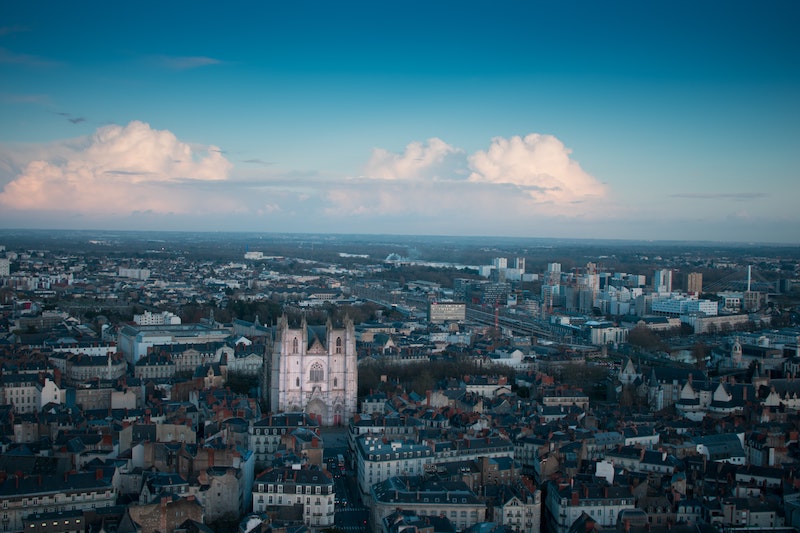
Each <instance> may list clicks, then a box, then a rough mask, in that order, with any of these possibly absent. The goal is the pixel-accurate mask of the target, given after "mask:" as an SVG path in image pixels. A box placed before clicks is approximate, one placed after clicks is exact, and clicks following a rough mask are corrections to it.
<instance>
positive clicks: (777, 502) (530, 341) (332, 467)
mask: <svg viewBox="0 0 800 533" xmlns="http://www.w3.org/2000/svg"><path fill="white" fill-rule="evenodd" d="M0 236H1V237H2V239H0V240H1V241H2V243H3V244H2V245H0V280H2V285H1V287H0V317H2V321H0V339H1V342H2V344H1V345H0V350H1V351H0V365H2V366H0V370H1V371H2V373H1V374H0V431H1V433H2V438H1V439H0V451H2V454H0V463H1V464H2V466H0V525H1V526H2V528H3V531H25V532H42V533H43V532H73V531H76V532H95V531H106V532H119V533H123V532H143V533H151V532H156V531H158V532H173V531H239V532H242V533H250V532H266V531H276V532H282V531H297V532H303V531H308V532H322V531H325V532H336V531H341V532H352V533H357V532H358V533H362V532H363V533H367V532H370V533H378V532H384V533H399V532H401V531H405V530H406V529H408V528H414V529H416V530H418V531H420V532H430V533H434V532H442V533H456V532H470V533H477V532H481V531H497V532H508V533H517V532H530V533H539V532H546V533H571V532H576V531H581V532H583V531H598V532H601V531H608V532H610V531H623V530H624V531H636V532H645V531H651V532H652V531H656V532H658V531H664V532H666V531H679V532H681V531H683V532H690V531H692V532H694V531H703V532H708V533H713V532H723V531H733V530H736V529H742V530H743V531H752V530H759V531H762V530H763V531H777V532H780V531H786V532H789V531H795V530H796V528H798V526H799V525H800V490H798V489H799V488H800V486H799V485H800V482H798V481H797V479H798V477H800V445H799V444H798V438H797V435H798V431H800V417H798V409H800V380H795V377H796V374H797V372H798V369H800V290H798V278H800V252H798V249H797V248H796V247H792V246H775V245H769V246H765V245H748V244H731V245H724V246H723V245H719V244H703V243H694V244H691V243H685V242H683V243H652V242H650V243H648V242H636V241H630V242H627V241H608V242H600V241H591V240H587V241H577V240H574V241H571V240H555V239H519V238H517V239H511V238H505V239H503V238H495V239H490V238H459V237H449V238H445V237H412V236H406V237H398V236H376V235H353V236H347V235H325V234H319V235H312V234H296V235H286V234H257V233H251V234H245V233H240V234H212V233H177V232H123V231H116V232H112V231H49V232H44V231H38V230H4V231H0Z"/></svg>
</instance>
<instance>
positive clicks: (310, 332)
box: [270, 316, 358, 426]
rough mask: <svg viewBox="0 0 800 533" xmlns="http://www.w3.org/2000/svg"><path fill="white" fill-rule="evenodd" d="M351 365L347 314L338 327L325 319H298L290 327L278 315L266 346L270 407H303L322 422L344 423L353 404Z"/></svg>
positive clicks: (350, 329)
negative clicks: (269, 356) (297, 324)
mask: <svg viewBox="0 0 800 533" xmlns="http://www.w3.org/2000/svg"><path fill="white" fill-rule="evenodd" d="M357 365H358V362H357V358H356V338H355V328H354V326H353V321H352V320H350V319H349V318H345V321H344V325H343V327H342V328H334V327H333V324H332V323H331V321H330V320H328V323H327V324H326V325H325V326H309V325H308V324H307V323H306V320H305V318H303V321H302V324H301V325H300V327H299V328H297V329H295V328H290V327H289V322H288V320H287V318H286V317H285V316H283V317H281V318H280V320H279V321H278V326H277V328H276V332H275V341H274V343H273V347H272V364H271V379H270V409H271V410H272V411H275V412H291V411H303V412H306V413H308V414H309V415H310V416H311V417H312V418H314V419H315V420H317V422H319V424H320V425H322V426H337V425H340V424H346V423H347V422H348V421H349V419H350V417H352V416H353V415H354V414H355V413H356V409H357V394H358V366H357Z"/></svg>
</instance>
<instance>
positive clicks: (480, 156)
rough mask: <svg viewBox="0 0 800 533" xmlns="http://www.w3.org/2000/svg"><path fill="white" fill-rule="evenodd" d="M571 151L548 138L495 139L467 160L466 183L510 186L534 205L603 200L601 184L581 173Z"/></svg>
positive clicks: (604, 192)
mask: <svg viewBox="0 0 800 533" xmlns="http://www.w3.org/2000/svg"><path fill="white" fill-rule="evenodd" d="M571 152H572V151H571V150H570V149H568V148H566V147H565V146H564V143H562V142H561V141H560V140H558V139H557V138H556V137H554V136H552V135H543V134H539V133H531V134H530V135H526V136H525V137H519V136H514V137H511V138H509V139H506V138H503V137H495V138H494V139H492V143H491V145H490V146H489V149H488V150H486V151H478V152H475V153H474V154H472V155H471V156H470V157H469V165H470V168H471V169H472V174H470V176H469V181H471V182H478V183H494V184H506V185H513V186H516V187H518V188H519V189H521V190H524V191H525V192H526V193H527V194H528V195H529V196H530V197H531V198H532V199H534V200H535V201H536V202H541V203H550V204H554V205H560V206H564V205H568V204H575V203H582V202H586V201H590V200H596V199H600V198H603V197H605V196H606V187H605V185H603V184H602V183H600V181H598V180H597V179H596V178H595V177H594V176H592V175H590V174H588V173H587V172H586V171H584V170H583V169H582V168H581V166H580V164H578V162H577V161H574V160H573V159H572V158H571V157H570V154H571Z"/></svg>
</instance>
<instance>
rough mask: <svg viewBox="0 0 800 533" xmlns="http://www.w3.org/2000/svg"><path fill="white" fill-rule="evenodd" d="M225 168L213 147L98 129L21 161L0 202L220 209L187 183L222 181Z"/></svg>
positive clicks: (83, 208)
mask: <svg viewBox="0 0 800 533" xmlns="http://www.w3.org/2000/svg"><path fill="white" fill-rule="evenodd" d="M65 147H67V148H66V149H65ZM231 167H232V165H231V163H230V162H229V161H228V160H227V159H225V157H224V156H223V155H222V153H221V152H220V151H219V150H218V149H217V148H215V147H213V146H206V147H197V146H192V145H190V144H188V143H185V142H182V141H180V140H178V139H177V137H175V135H174V134H173V133H172V132H170V131H167V130H155V129H153V128H151V127H150V126H149V125H148V124H145V123H143V122H138V121H134V122H131V123H130V124H128V125H127V126H124V127H123V126H117V125H112V126H105V127H102V128H100V129H98V130H97V131H96V132H95V134H94V135H93V136H91V137H90V138H89V139H87V142H86V143H83V144H82V145H76V144H75V143H71V144H70V145H68V146H67V145H62V146H60V147H58V148H57V149H56V148H54V149H53V150H52V152H51V157H43V158H41V159H37V160H34V161H32V162H30V163H28V164H27V165H26V166H25V167H24V168H23V170H22V171H21V173H20V174H19V175H17V176H16V177H15V178H14V179H13V180H12V181H11V182H10V183H8V184H7V185H6V186H5V188H4V189H3V191H2V192H0V205H3V206H6V207H7V208H12V209H16V210H38V211H48V210H54V211H66V212H78V213H83V214H129V213H132V212H136V211H138V212H143V211H146V212H154V213H189V212H193V211H195V210H197V209H209V208H216V209H222V208H225V206H224V204H225V202H224V200H223V199H221V198H217V197H216V196H215V195H213V194H208V193H207V192H204V191H199V190H196V189H194V188H192V187H191V185H192V184H198V183H211V182H216V181H219V180H225V179H227V177H228V173H229V171H230V169H231ZM227 207H228V208H229V207H230V206H227Z"/></svg>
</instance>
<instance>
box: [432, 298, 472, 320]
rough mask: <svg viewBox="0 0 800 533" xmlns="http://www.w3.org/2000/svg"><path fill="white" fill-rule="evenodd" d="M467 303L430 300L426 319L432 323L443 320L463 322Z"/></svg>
mask: <svg viewBox="0 0 800 533" xmlns="http://www.w3.org/2000/svg"><path fill="white" fill-rule="evenodd" d="M466 314H467V305H466V304H464V303H456V302H431V303H430V305H429V306H428V321H429V322H432V323H434V324H441V323H443V322H463V321H464V319H465V318H466Z"/></svg>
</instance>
